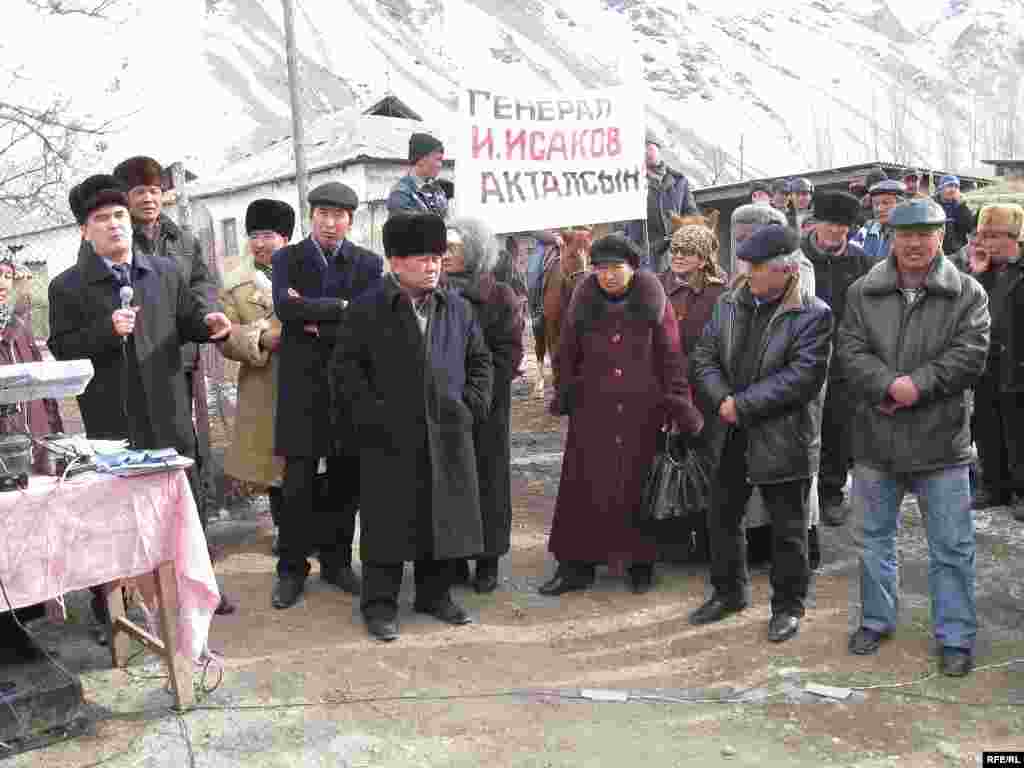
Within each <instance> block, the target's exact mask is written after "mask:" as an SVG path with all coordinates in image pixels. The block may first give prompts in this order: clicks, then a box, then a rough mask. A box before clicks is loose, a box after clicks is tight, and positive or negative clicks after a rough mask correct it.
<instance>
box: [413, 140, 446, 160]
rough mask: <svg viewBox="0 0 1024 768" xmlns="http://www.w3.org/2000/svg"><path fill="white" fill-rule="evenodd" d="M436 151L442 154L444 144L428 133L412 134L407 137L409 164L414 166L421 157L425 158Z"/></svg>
mask: <svg viewBox="0 0 1024 768" xmlns="http://www.w3.org/2000/svg"><path fill="white" fill-rule="evenodd" d="M438 150H441V151H442V152H444V144H442V143H441V142H440V141H438V140H437V139H435V138H434V137H433V136H431V135H430V134H429V133H414V134H413V135H412V136H410V137H409V162H410V163H413V164H415V163H416V161H417V160H419V159H420V158H421V157H426V156H427V155H429V154H430V153H431V152H437V151H438Z"/></svg>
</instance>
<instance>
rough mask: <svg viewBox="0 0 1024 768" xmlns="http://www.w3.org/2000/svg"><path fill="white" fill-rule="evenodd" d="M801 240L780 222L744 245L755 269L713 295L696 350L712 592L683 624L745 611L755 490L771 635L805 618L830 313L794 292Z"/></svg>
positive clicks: (782, 636) (792, 629)
mask: <svg viewBox="0 0 1024 768" xmlns="http://www.w3.org/2000/svg"><path fill="white" fill-rule="evenodd" d="M797 246H798V239H797V235H796V232H795V231H793V230H792V229H791V228H788V227H780V226H769V227H765V228H763V229H761V230H760V231H758V232H757V233H756V234H754V236H753V237H751V238H750V239H749V240H747V241H746V242H744V243H743V245H742V246H741V247H740V248H739V250H738V252H737V254H736V257H737V258H738V259H741V260H744V261H749V262H750V263H751V270H750V273H749V275H745V276H743V277H741V278H740V280H739V281H738V282H737V283H736V284H735V286H734V287H733V289H732V290H731V291H729V292H728V293H725V294H723V295H722V297H721V298H720V299H719V300H718V303H717V304H716V305H715V309H714V312H713V314H712V316H711V320H710V321H709V322H708V324H707V326H706V327H705V328H704V334H703V335H702V337H701V338H700V340H699V341H698V342H697V346H696V348H695V349H694V352H693V355H692V373H693V375H692V379H693V381H694V382H695V385H696V387H697V392H698V397H699V398H700V399H701V400H702V401H703V403H702V404H703V406H704V408H706V409H708V410H710V411H711V412H712V413H717V414H718V417H719V418H718V421H719V423H718V424H717V425H715V426H714V427H712V429H711V430H708V431H709V432H710V433H711V437H710V442H711V454H712V456H713V458H714V459H715V460H716V469H715V473H716V482H715V483H714V485H713V487H714V488H715V498H714V499H713V503H714V513H713V514H712V515H711V526H710V528H711V530H710V534H711V584H712V587H713V588H714V594H713V595H712V596H711V599H710V600H708V601H707V602H706V603H705V604H704V605H703V606H701V607H700V608H699V609H698V610H697V611H695V612H694V613H693V614H691V616H690V621H691V622H692V623H694V624H708V623H710V622H714V621H719V620H721V619H723V618H725V617H726V616H728V615H729V614H732V613H736V612H738V611H742V610H743V609H744V608H746V606H747V596H746V592H747V587H748V585H749V581H750V576H749V574H748V572H747V557H746V538H745V536H744V533H743V513H744V509H745V507H746V503H747V500H748V499H749V498H750V495H751V493H752V492H753V487H754V486H758V487H760V489H761V494H762V496H763V498H764V503H765V506H766V508H767V509H768V512H769V514H770V515H771V518H772V539H773V540H772V549H773V553H772V571H771V583H772V619H771V622H770V623H769V625H768V639H769V640H771V641H773V642H781V641H783V640H787V639H789V638H790V637H792V636H793V635H795V634H796V633H797V631H798V630H799V628H800V619H801V617H802V616H803V614H804V599H805V598H806V595H807V583H808V580H809V575H810V571H809V568H808V562H807V517H808V496H809V494H810V487H811V478H812V476H813V475H814V474H815V473H816V472H817V471H818V462H819V455H820V449H821V409H822V401H823V400H824V391H825V386H824V385H825V380H826V377H827V375H828V365H829V356H830V354H831V348H832V311H831V310H830V309H829V307H828V305H827V304H825V303H824V302H823V301H821V300H820V299H818V298H816V297H814V296H813V295H805V294H803V293H802V292H801V290H800V273H799V266H798V261H797ZM709 425H710V421H709Z"/></svg>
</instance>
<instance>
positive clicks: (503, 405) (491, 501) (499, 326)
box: [451, 274, 526, 557]
mask: <svg viewBox="0 0 1024 768" xmlns="http://www.w3.org/2000/svg"><path fill="white" fill-rule="evenodd" d="M451 287H455V286H454V285H451ZM455 290H457V292H458V293H459V294H461V295H462V296H463V297H464V298H465V299H467V300H468V301H469V303H470V304H472V306H473V309H474V310H475V312H476V317H477V321H478V322H479V323H480V328H481V330H482V331H483V334H484V341H485V342H486V343H487V348H488V349H489V350H490V352H491V359H492V361H493V363H494V397H493V398H492V403H491V412H490V415H489V416H488V417H487V418H486V419H484V420H482V421H478V422H477V423H476V425H475V427H474V428H473V443H474V446H475V449H476V471H477V479H478V481H479V483H480V515H481V518H482V521H483V527H484V547H483V549H482V550H481V551H480V555H481V556H482V557H499V556H501V555H503V554H505V553H506V552H508V550H509V548H510V546H511V540H510V539H511V532H512V482H511V458H512V456H511V451H510V448H509V439H510V431H511V411H512V380H513V379H514V378H515V377H516V376H517V375H518V371H519V365H520V363H522V362H523V353H524V349H523V330H524V328H525V323H526V318H525V316H524V314H523V311H522V302H521V301H520V300H519V297H518V296H516V293H515V291H513V290H512V288H511V287H510V286H509V285H507V284H505V283H500V282H498V281H497V280H496V279H495V277H494V276H493V275H490V274H484V275H481V276H480V277H479V278H477V279H474V280H473V281H472V282H470V283H468V284H467V283H465V282H463V281H461V280H460V281H458V287H456V288H455Z"/></svg>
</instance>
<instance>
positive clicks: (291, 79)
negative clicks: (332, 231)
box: [281, 0, 309, 236]
mask: <svg viewBox="0 0 1024 768" xmlns="http://www.w3.org/2000/svg"><path fill="white" fill-rule="evenodd" d="M281 4H282V5H283V6H284V49H285V58H286V60H287V62H288V97H289V100H290V101H291V106H292V146H293V150H294V152H295V183H296V184H297V185H298V188H299V226H301V227H302V234H303V236H305V235H307V234H309V231H308V227H309V209H308V204H307V202H306V197H307V196H308V194H309V177H308V175H307V173H306V132H305V128H304V127H303V124H302V103H301V101H300V99H299V63H298V59H297V55H296V53H295V4H294V2H293V0H281Z"/></svg>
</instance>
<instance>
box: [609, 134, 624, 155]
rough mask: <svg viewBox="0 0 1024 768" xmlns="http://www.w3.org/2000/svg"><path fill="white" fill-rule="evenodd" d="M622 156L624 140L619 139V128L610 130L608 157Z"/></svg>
mask: <svg viewBox="0 0 1024 768" xmlns="http://www.w3.org/2000/svg"><path fill="white" fill-rule="evenodd" d="M621 154H622V139H620V138H619V129H618V128H609V129H608V157H615V156H616V155H621Z"/></svg>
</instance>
